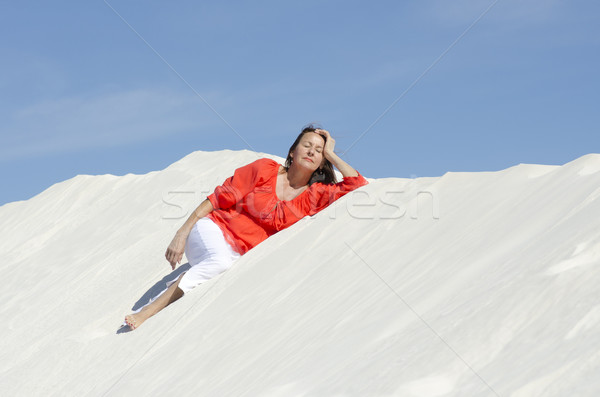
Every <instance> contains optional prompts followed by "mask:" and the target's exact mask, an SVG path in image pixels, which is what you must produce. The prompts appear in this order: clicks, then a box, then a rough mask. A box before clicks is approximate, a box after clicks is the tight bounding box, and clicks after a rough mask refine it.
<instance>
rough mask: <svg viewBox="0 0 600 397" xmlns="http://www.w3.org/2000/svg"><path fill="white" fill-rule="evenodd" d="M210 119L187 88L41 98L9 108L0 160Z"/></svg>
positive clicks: (167, 131) (124, 140)
mask: <svg viewBox="0 0 600 397" xmlns="http://www.w3.org/2000/svg"><path fill="white" fill-rule="evenodd" d="M214 119H215V118H214V116H213V117H211V115H210V114H209V111H208V109H206V107H203V106H202V105H201V104H199V103H198V100H197V98H195V96H194V95H193V94H187V93H178V92H173V91H168V90H160V89H158V90H150V89H143V90H129V91H119V92H110V93H103V94H98V95H91V96H83V95H82V96H74V97H67V98H60V99H56V100H52V101H44V102H41V103H37V104H34V105H31V106H29V107H27V108H24V109H20V110H18V111H16V112H14V113H13V115H12V118H11V119H9V120H8V122H7V123H6V124H5V125H4V126H3V127H2V130H3V131H2V133H1V135H2V137H3V145H2V147H1V148H0V161H10V160H13V159H15V158H23V157H31V156H39V155H46V154H56V153H67V152H73V151H77V150H81V149H85V148H91V147H111V146H120V145H127V144H131V143H136V142H144V141H148V140H153V139H157V138H161V137H167V136H171V135H173V136H174V135H177V134H181V133H185V132H186V131H190V130H198V129H201V128H202V127H206V126H207V125H208V124H210V125H212V124H213V122H214V121H215V120H214Z"/></svg>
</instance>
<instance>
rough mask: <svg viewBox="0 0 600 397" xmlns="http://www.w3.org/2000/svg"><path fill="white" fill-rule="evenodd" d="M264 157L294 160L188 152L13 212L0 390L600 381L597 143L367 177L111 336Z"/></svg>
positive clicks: (260, 390) (573, 384)
mask: <svg viewBox="0 0 600 397" xmlns="http://www.w3.org/2000/svg"><path fill="white" fill-rule="evenodd" d="M257 156H260V157H271V158H275V159H277V160H279V161H281V162H282V161H283V159H281V158H278V157H274V156H269V155H266V154H258V155H257V154H256V153H253V152H249V151H221V152H194V153H192V154H190V155H189V156H187V157H185V158H183V159H182V160H180V161H178V162H176V163H174V164H173V165H171V166H170V167H168V168H167V169H165V170H162V171H158V172H152V173H149V174H146V175H125V176H121V177H116V176H112V175H100V176H77V177H75V178H73V179H70V180H67V181H64V182H62V183H59V184H56V185H54V186H52V187H51V188H49V189H48V190H46V191H45V192H43V193H41V194H39V195H38V196H36V197H34V198H32V199H30V200H27V201H21V202H14V203H9V204H6V205H4V206H2V207H0V219H1V220H2V228H1V229H0V233H1V235H0V267H1V268H0V269H1V274H2V281H3V288H1V289H0V320H1V323H2V328H1V331H0V332H1V337H0V357H1V360H0V394H1V395H5V396H32V395H44V396H47V395H54V396H105V395H106V396H125V395H132V394H134V395H147V396H155V395H165V393H168V395H189V396H361V397H362V396H409V397H410V396H496V395H499V396H503V397H504V396H515V397H521V396H596V395H598V394H599V393H600V380H598V379H599V378H598V376H597V374H598V373H599V372H600V332H599V329H600V287H599V286H600V200H599V197H600V155H598V154H590V155H587V156H584V157H581V158H579V159H577V160H575V161H573V162H570V163H568V164H565V165H563V166H544V165H528V164H521V165H518V166H515V167H511V168H508V169H506V170H503V171H499V172H481V173H447V174H445V175H444V176H442V177H437V178H418V179H401V178H385V179H372V180H370V184H369V185H368V186H365V187H363V188H361V189H359V190H357V191H356V192H354V193H352V194H350V195H348V196H346V197H344V198H343V199H341V200H339V201H338V202H336V203H335V204H334V205H333V206H331V207H329V208H328V209H326V210H325V211H323V212H321V213H319V214H318V215H317V216H315V217H312V218H305V219H303V220H302V221H300V222H298V223H297V224H296V225H294V226H293V227H291V228H289V229H286V230H284V231H282V232H281V233H279V234H277V235H276V236H274V237H272V238H270V239H269V240H267V241H265V242H264V243H262V244H261V245H259V246H258V247H256V248H255V249H253V250H251V251H250V252H249V253H248V254H247V255H245V256H244V257H242V258H241V259H240V260H239V261H238V262H237V263H236V264H235V266H234V267H233V268H232V269H231V270H229V271H228V272H226V273H224V274H223V275H221V276H219V277H218V278H216V279H213V280H211V281H210V282H208V283H205V284H203V285H201V286H199V287H198V288H196V289H195V290H194V291H192V292H191V293H189V294H188V295H187V296H186V297H185V298H184V299H182V300H180V301H178V302H177V303H175V304H174V305H172V306H170V307H169V308H168V309H167V310H165V311H163V312H162V313H160V314H159V315H158V316H156V317H154V318H152V319H150V320H149V321H148V322H147V323H146V324H144V325H143V326H142V327H141V328H140V329H138V330H136V331H135V332H129V333H122V334H117V333H116V331H117V330H118V328H119V324H120V323H121V321H122V319H123V316H124V315H125V314H127V313H128V312H129V311H130V310H131V309H132V308H133V307H139V305H141V304H142V303H144V302H145V300H147V299H148V298H149V296H150V295H151V293H152V291H154V290H156V289H157V288H159V287H160V286H161V283H164V281H165V280H166V279H167V278H168V276H169V274H170V273H171V272H170V267H169V265H168V263H167V262H166V260H165V259H164V256H163V255H164V251H165V249H166V247H167V245H168V244H169V242H170V241H171V238H172V236H173V234H174V233H175V231H176V230H177V228H179V226H180V225H181V224H182V223H183V221H184V220H185V219H186V218H187V215H188V211H190V210H192V209H193V208H195V206H196V205H197V204H198V203H199V202H200V201H201V200H203V199H204V198H205V196H206V194H207V193H209V192H211V191H212V189H214V187H215V186H216V185H217V184H220V183H221V182H222V181H223V180H224V179H225V178H226V177H228V176H229V175H231V174H232V173H233V170H234V169H235V168H236V167H239V166H241V165H243V164H247V163H249V162H251V161H253V160H255V159H256V158H258V157H257ZM182 269H185V267H183V268H182ZM176 272H177V271H176ZM175 274H176V273H175ZM171 276H173V275H171Z"/></svg>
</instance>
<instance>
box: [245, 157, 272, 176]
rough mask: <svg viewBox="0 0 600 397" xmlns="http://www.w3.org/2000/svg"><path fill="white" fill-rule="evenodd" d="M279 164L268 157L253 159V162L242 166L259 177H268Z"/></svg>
mask: <svg viewBox="0 0 600 397" xmlns="http://www.w3.org/2000/svg"><path fill="white" fill-rule="evenodd" d="M280 167H281V164H279V163H278V162H277V161H275V160H272V159H269V158H266V157H265V158H260V159H258V160H254V161H253V162H251V163H249V164H247V165H245V166H244V167H243V168H246V169H248V170H249V171H250V170H251V172H252V173H253V174H254V175H255V176H259V177H268V176H270V175H272V174H273V173H275V171H276V170H277V171H279V170H280Z"/></svg>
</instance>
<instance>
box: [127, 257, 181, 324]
mask: <svg viewBox="0 0 600 397" xmlns="http://www.w3.org/2000/svg"><path fill="white" fill-rule="evenodd" d="M190 268H191V266H190V264H189V263H186V264H183V265H181V266H179V267H178V268H177V269H175V270H173V271H172V272H171V273H169V274H168V275H166V276H165V277H163V278H162V280H159V281H157V282H156V284H154V285H153V286H152V287H150V289H149V290H148V291H146V292H145V293H144V295H142V297H141V298H140V299H138V301H137V302H135V304H134V305H133V307H132V308H131V310H132V311H133V312H134V313H135V312H138V311H140V310H141V309H142V307H144V306H146V305H147V304H149V303H150V302H152V301H153V300H154V299H156V298H157V297H158V296H159V295H160V294H161V293H162V292H164V291H165V290H166V289H167V288H168V287H169V285H171V283H172V282H173V281H175V280H177V278H178V277H179V276H181V274H182V273H185V272H187V271H188V270H190ZM129 331H131V329H130V328H129V326H127V325H125V324H123V325H121V328H119V329H118V330H117V334H122V333H124V332H129Z"/></svg>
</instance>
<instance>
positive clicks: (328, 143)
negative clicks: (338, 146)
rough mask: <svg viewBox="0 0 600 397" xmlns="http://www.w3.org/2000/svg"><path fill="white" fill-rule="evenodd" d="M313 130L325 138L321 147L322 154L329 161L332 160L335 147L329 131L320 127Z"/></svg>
mask: <svg viewBox="0 0 600 397" xmlns="http://www.w3.org/2000/svg"><path fill="white" fill-rule="evenodd" d="M315 132H316V133H317V134H319V135H322V136H323V138H324V139H325V147H324V148H323V156H325V158H326V159H327V160H329V161H331V160H332V157H331V156H332V155H333V148H334V147H335V139H333V138H332V137H331V135H330V134H329V131H327V130H323V129H321V128H317V129H316V130H315Z"/></svg>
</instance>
